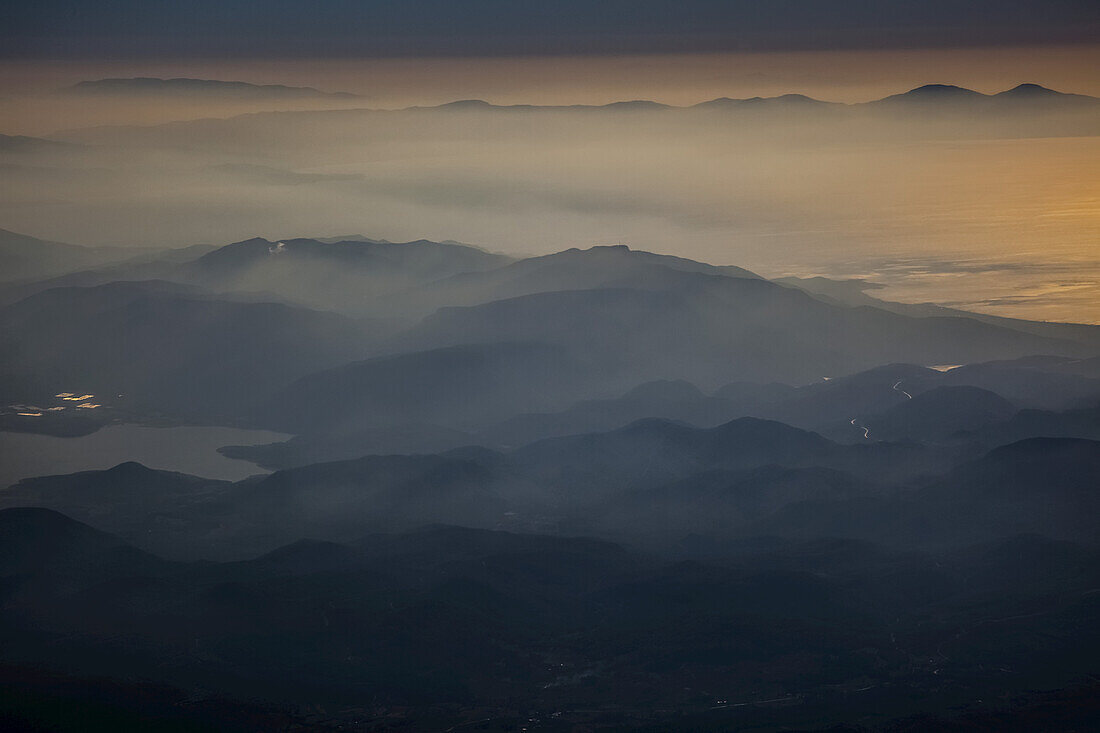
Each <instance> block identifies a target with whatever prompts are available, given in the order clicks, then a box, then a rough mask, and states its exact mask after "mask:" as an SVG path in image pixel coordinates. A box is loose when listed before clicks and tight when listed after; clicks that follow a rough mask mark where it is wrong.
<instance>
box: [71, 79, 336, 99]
mask: <svg viewBox="0 0 1100 733" xmlns="http://www.w3.org/2000/svg"><path fill="white" fill-rule="evenodd" d="M59 93H62V94H79V95H122V96H136V97H145V96H184V97H222V98H230V99H239V100H258V99H270V100H280V99H325V98H331V99H351V98H354V97H355V96H356V95H354V94H349V93H347V92H322V91H319V90H317V89H313V88H312V87H290V86H284V85H282V84H249V83H248V82H243V81H219V80H215V79H187V78H173V79H159V78H155V77H134V78H129V79H96V80H91V81H82V82H78V83H77V84H74V85H73V86H71V87H66V88H64V89H61V90H59Z"/></svg>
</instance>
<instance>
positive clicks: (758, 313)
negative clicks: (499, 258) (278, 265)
mask: <svg viewBox="0 0 1100 733" xmlns="http://www.w3.org/2000/svg"><path fill="white" fill-rule="evenodd" d="M517 340H531V341H538V342H542V343H549V344H557V345H560V346H562V347H564V348H566V349H567V350H569V351H570V352H572V353H573V354H577V355H580V354H583V355H584V356H585V358H586V359H588V360H589V361H591V362H593V363H594V364H598V365H599V367H600V372H601V374H602V375H604V376H606V377H610V378H617V379H618V380H619V384H620V385H621V388H623V389H625V388H627V387H629V386H631V385H634V384H637V383H639V382H644V381H650V380H653V379H661V378H664V379H685V380H687V381H691V382H693V383H695V384H698V385H700V386H701V387H703V388H704V389H711V388H715V387H717V386H720V385H722V384H726V383H729V382H731V381H754V382H770V381H780V382H789V383H794V384H798V383H806V382H810V381H815V380H818V379H820V378H821V377H822V376H835V375H838V374H850V373H853V372H856V371H860V370H862V369H867V368H870V367H873V366H876V365H878V364H882V363H888V362H892V361H893V362H924V363H935V364H942V363H956V364H958V363H970V362H977V361H987V360H989V359H995V358H1002V357H1004V356H1007V355H1012V356H1021V355H1023V354H1025V353H1039V352H1048V353H1059V352H1062V353H1067V352H1068V353H1074V354H1078V353H1080V354H1084V353H1085V352H1087V351H1088V350H1089V349H1088V347H1085V346H1082V345H1077V344H1073V343H1070V342H1059V341H1054V340H1049V339H1045V338H1042V337H1037V336H1032V335H1028V334H1021V332H1019V331H1014V330H1009V329H1006V328H1002V327H997V326H992V325H988V324H984V323H980V322H978V321H975V320H972V319H968V318H909V317H904V316H899V315H897V314H894V313H889V312H887V311H884V310H880V309H877V308H847V307H842V306H833V305H829V304H827V303H824V302H822V301H820V300H816V299H814V298H812V297H810V296H809V295H807V294H805V293H802V292H799V291H797V290H792V289H790V288H786V287H782V286H779V285H775V284H773V283H770V282H768V281H765V280H758V279H749V278H738V277H722V276H715V275H708V274H702V273H689V272H671V271H669V270H667V269H666V270H663V271H662V272H660V273H659V275H658V276H657V277H654V278H653V279H652V280H650V281H648V282H647V283H645V284H638V283H624V284H623V286H622V287H615V288H611V287H608V288H601V289H594V290H566V291H557V292H542V293H538V294H533V295H527V296H519V297H513V298H508V299H505V300H498V301H494V302H490V303H485V304H483V305H477V306H470V307H465V308H459V307H449V308H443V309H440V310H439V311H437V312H436V313H435V314H433V315H432V316H430V317H429V318H427V319H425V320H424V321H423V322H422V323H421V324H420V325H418V326H416V327H415V328H413V329H411V330H410V331H409V332H408V333H407V334H405V335H403V336H402V337H400V338H399V339H397V340H396V341H395V344H396V345H398V346H399V347H400V348H403V349H411V348H419V349H425V348H431V347H438V346H445V345H452V344H456V343H462V342H467V343H471V342H472V343H477V342H493V341H517Z"/></svg>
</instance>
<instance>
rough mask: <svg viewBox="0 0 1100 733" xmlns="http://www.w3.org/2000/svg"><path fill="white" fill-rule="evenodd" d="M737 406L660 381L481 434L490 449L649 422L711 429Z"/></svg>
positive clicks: (512, 420) (507, 422)
mask: <svg viewBox="0 0 1100 733" xmlns="http://www.w3.org/2000/svg"><path fill="white" fill-rule="evenodd" d="M740 414H741V413H740V412H738V411H737V409H736V408H735V407H734V405H733V404H731V403H729V402H728V401H726V400H724V399H722V398H716V397H708V396H706V395H704V394H703V393H702V392H701V391H699V388H698V387H696V386H695V385H693V384H691V383H690V382H686V381H684V380H657V381H653V382H646V383H645V384H640V385H638V386H637V387H635V388H633V389H631V390H630V391H628V392H627V393H626V394H624V395H622V396H621V397H617V398H614V399H604V400H585V401H582V402H578V403H577V404H575V405H573V406H572V407H570V408H569V409H567V410H563V411H561V412H551V413H531V414H525V415H517V416H516V417H513V418H509V419H508V420H505V421H504V422H502V423H499V424H497V425H493V426H491V427H489V428H488V429H486V430H483V431H481V432H480V433H478V440H480V441H482V442H485V443H487V444H488V445H498V446H511V447H517V446H521V445H525V444H527V443H532V442H534V441H536V440H542V439H543V438H552V437H557V436H562V435H574V434H578V433H594V432H603V431H607V430H613V429H615V428H619V427H623V426H625V425H627V424H628V423H632V422H634V421H636V420H641V419H643V418H646V417H659V418H665V419H668V420H676V421H681V422H686V423H690V424H692V425H696V426H700V427H710V426H713V425H717V424H719V423H722V422H726V421H728V420H729V419H731V418H732V417H735V416H739V415H740Z"/></svg>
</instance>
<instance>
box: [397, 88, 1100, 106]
mask: <svg viewBox="0 0 1100 733" xmlns="http://www.w3.org/2000/svg"><path fill="white" fill-rule="evenodd" d="M1097 104H1100V98H1097V97H1090V96H1086V95H1082V94H1069V93H1066V92H1058V91H1055V90H1053V89H1048V88H1047V87H1044V86H1040V85H1038V84H1020V85H1018V86H1016V87H1013V88H1012V89H1008V90H1005V91H1003V92H997V93H995V94H983V93H981V92H976V91H974V90H972V89H966V88H965V87H959V86H954V85H950V84H926V85H924V86H920V87H916V88H915V89H911V90H909V91H907V92H903V93H901V94H894V95H891V96H888V97H883V98H882V99H876V100H872V101H869V102H856V103H851V104H845V103H842V102H827V101H823V100H820V99H814V98H812V97H807V96H806V95H804V94H782V95H780V96H777V97H747V98H741V99H734V98H730V97H719V98H717V99H711V100H708V101H706V102H699V103H697V104H693V105H687V106H676V105H670V104H662V103H660V102H653V101H649V100H633V101H627V102H612V103H610V104H603V105H583V104H578V105H564V106H563V105H532V104H514V105H497V104H491V103H489V102H486V101H484V100H480V99H466V100H460V101H457V102H449V103H447V104H441V105H437V106H434V107H410V108H408V109H410V110H431V109H435V110H455V111H474V112H476V111H479V110H490V109H495V110H512V111H516V112H522V111H533V110H604V111H608V112H659V111H667V110H707V111H716V112H722V111H752V110H759V111H764V110H783V111H790V112H794V111H799V110H824V109H831V108H832V109H843V108H848V109H860V108H868V109H871V108H889V107H902V106H926V105H941V106H942V107H952V106H953V107H960V106H966V107H969V108H971V109H979V108H980V109H987V110H990V111H995V110H1003V111H1008V110H1010V109H1012V108H1016V109H1020V108H1022V107H1024V106H1026V105H1033V106H1043V107H1049V106H1050V105H1057V106H1060V107H1081V108H1088V107H1092V106H1095V105H1097Z"/></svg>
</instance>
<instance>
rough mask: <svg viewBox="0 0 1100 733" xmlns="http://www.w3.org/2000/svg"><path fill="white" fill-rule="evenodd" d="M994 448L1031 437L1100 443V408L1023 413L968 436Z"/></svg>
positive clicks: (1022, 411) (1020, 412) (1025, 411)
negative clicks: (1072, 439) (1081, 439)
mask: <svg viewBox="0 0 1100 733" xmlns="http://www.w3.org/2000/svg"><path fill="white" fill-rule="evenodd" d="M967 437H968V438H973V439H975V440H979V441H981V442H982V443H984V444H986V445H990V446H997V445H1005V444H1008V443H1015V442H1017V441H1020V440H1025V439H1027V438H1087V439H1089V440H1100V407H1088V408H1083V409H1080V410H1066V411H1064V412H1054V411H1051V410H1020V411H1019V412H1017V413H1016V414H1015V415H1013V416H1012V417H1010V418H1009V419H1008V420H1005V421H1004V422H1001V423H998V424H996V425H988V426H985V427H984V428H982V429H981V430H978V431H976V432H974V433H973V434H971V435H968V436H967Z"/></svg>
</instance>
